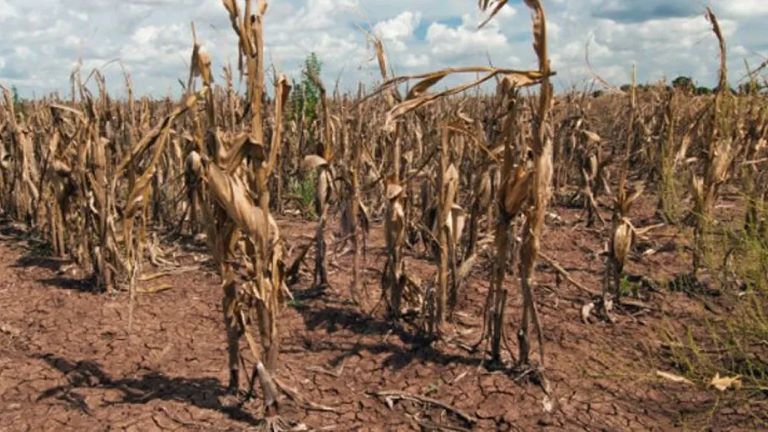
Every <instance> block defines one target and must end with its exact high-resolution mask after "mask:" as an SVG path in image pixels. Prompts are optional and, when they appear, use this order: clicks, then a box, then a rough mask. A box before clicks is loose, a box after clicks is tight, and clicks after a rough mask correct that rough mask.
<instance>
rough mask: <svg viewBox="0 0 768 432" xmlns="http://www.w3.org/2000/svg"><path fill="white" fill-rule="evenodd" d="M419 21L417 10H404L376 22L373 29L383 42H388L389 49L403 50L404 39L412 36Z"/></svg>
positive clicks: (404, 45) (419, 16)
mask: <svg viewBox="0 0 768 432" xmlns="http://www.w3.org/2000/svg"><path fill="white" fill-rule="evenodd" d="M419 23H421V14H420V13H419V12H411V11H405V12H403V13H401V14H400V15H398V16H396V17H394V18H392V19H388V20H385V21H380V22H378V23H376V25H374V26H373V31H374V33H375V34H376V35H378V36H379V37H380V38H381V40H382V41H383V42H385V43H388V44H389V47H390V48H391V49H394V50H396V51H404V50H405V49H406V44H405V41H406V40H408V39H410V38H411V37H413V32H414V31H415V30H416V28H417V27H418V26H419Z"/></svg>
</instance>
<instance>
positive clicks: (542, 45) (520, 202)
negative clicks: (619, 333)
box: [481, 0, 553, 368]
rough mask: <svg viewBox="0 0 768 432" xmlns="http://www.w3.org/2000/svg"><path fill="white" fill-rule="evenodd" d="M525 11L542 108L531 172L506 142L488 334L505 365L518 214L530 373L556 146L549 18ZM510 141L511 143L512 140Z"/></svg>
mask: <svg viewBox="0 0 768 432" xmlns="http://www.w3.org/2000/svg"><path fill="white" fill-rule="evenodd" d="M494 3H495V4H493V11H492V14H495V13H496V12H498V11H499V10H500V8H501V7H503V6H504V4H505V3H506V1H504V0H502V1H498V2H494ZM525 3H526V5H527V6H528V7H529V8H531V9H532V11H533V40H534V51H535V52H536V56H537V57H538V60H539V70H538V73H539V74H540V76H541V82H540V84H541V85H540V86H539V95H538V102H537V104H536V106H535V107H534V110H533V118H532V121H533V124H532V132H533V134H532V135H533V136H532V139H531V141H530V143H529V144H528V146H527V147H528V148H529V149H530V150H531V153H532V160H531V161H530V166H526V165H527V163H526V162H524V161H520V162H519V163H518V165H517V168H513V167H514V161H513V160H512V159H513V153H512V146H511V143H508V142H505V152H504V163H503V171H502V189H501V190H500V191H499V198H498V199H499V212H500V215H499V222H498V223H497V226H496V240H495V241H496V247H497V250H496V254H497V256H496V262H495V264H494V275H493V278H492V281H491V283H492V285H491V289H490V290H489V294H488V295H489V299H490V300H489V301H488V302H487V303H486V305H487V306H489V310H488V312H487V314H486V322H487V324H488V326H489V330H490V339H491V359H492V361H494V362H498V361H500V359H501V339H502V338H504V335H505V326H504V312H505V308H506V297H507V295H506V290H505V289H504V287H503V283H504V275H505V266H506V257H507V252H508V248H509V238H508V236H509V234H508V224H509V223H510V222H511V219H512V218H514V217H515V216H516V215H517V214H519V213H523V214H525V225H524V226H523V232H522V237H523V240H522V247H521V249H520V288H521V291H522V296H523V315H522V320H521V322H520V329H519V330H518V333H517V339H518V344H519V346H518V358H517V362H518V365H519V366H520V367H523V368H528V367H530V357H529V355H530V342H529V341H528V326H529V325H530V323H531V322H532V323H533V325H534V327H535V329H536V332H537V334H538V341H539V354H540V357H541V358H540V361H541V362H542V364H543V361H544V347H543V337H542V330H541V323H540V322H539V317H538V312H537V310H536V303H535V299H534V294H533V276H534V267H535V264H536V259H537V257H538V254H539V248H540V241H541V235H542V232H543V229H544V217H545V215H546V211H547V206H548V205H549V201H550V199H551V196H552V190H551V188H552V171H553V168H552V157H553V141H552V130H551V125H550V117H549V116H550V109H551V107H552V92H553V89H552V84H551V82H550V76H551V75H552V71H551V69H550V64H549V57H548V50H547V31H546V17H545V14H544V8H543V6H542V5H541V3H540V2H539V1H535V0H527V1H526V2H525ZM491 5H492V4H491V2H489V1H483V2H481V6H482V7H483V9H487V8H489V7H491ZM513 78H514V77H507V79H505V81H504V82H505V88H504V89H503V90H502V91H506V93H507V94H508V95H509V96H508V97H509V99H510V101H511V103H512V106H513V107H514V104H515V102H514V99H515V96H514V92H515V90H516V87H518V84H517V82H516V81H515V80H514V79H513ZM507 139H510V137H508V138H507Z"/></svg>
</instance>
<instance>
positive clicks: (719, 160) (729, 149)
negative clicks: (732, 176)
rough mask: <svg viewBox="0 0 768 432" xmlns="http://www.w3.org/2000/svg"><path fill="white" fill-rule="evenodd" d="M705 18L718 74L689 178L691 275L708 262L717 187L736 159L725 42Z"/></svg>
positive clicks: (712, 18)
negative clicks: (698, 167) (697, 168)
mask: <svg viewBox="0 0 768 432" xmlns="http://www.w3.org/2000/svg"><path fill="white" fill-rule="evenodd" d="M707 19H709V21H710V22H711V23H712V31H713V32H714V34H715V36H716V37H717V41H718V46H719V52H720V71H719V76H718V87H717V89H716V91H715V98H714V100H713V102H712V104H711V106H710V108H709V112H708V118H707V124H706V125H705V127H706V135H705V136H704V137H703V139H704V140H705V145H706V148H705V153H704V155H703V159H704V161H703V167H702V171H703V172H702V173H701V174H694V175H693V177H692V185H693V199H694V209H693V214H694V217H695V226H694V243H695V244H694V248H693V275H694V276H695V275H696V273H697V271H698V270H699V269H700V268H701V267H702V266H704V265H708V264H711V263H709V262H708V261H709V259H710V250H709V249H710V246H709V244H708V242H707V237H706V236H707V235H708V233H709V232H710V229H711V227H712V222H713V221H712V217H713V214H712V213H713V210H714V206H715V204H716V201H717V197H718V192H719V190H720V187H721V186H722V185H723V183H724V182H725V181H726V180H727V179H728V177H729V171H730V166H731V163H732V162H733V158H734V156H735V151H736V148H735V145H736V143H735V142H734V139H733V133H734V125H733V114H734V112H735V104H736V101H735V98H734V96H733V95H732V94H731V93H730V90H729V86H728V69H727V58H726V48H725V39H724V38H723V34H722V32H721V31H720V24H719V23H718V21H717V17H716V16H715V14H714V13H713V12H712V10H711V9H709V8H707Z"/></svg>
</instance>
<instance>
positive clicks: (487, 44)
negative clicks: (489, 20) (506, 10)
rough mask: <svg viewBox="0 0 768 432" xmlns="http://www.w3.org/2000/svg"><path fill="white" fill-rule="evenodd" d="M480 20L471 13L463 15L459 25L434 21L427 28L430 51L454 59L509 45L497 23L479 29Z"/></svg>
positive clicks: (435, 54) (438, 55) (437, 55)
mask: <svg viewBox="0 0 768 432" xmlns="http://www.w3.org/2000/svg"><path fill="white" fill-rule="evenodd" d="M477 23H478V21H477V20H476V19H473V18H472V16H470V15H469V14H465V15H464V16H462V23H461V25H460V26H458V27H455V28H454V27H450V26H448V25H445V24H442V23H432V24H431V25H430V26H429V28H428V29H427V42H428V43H429V45H430V52H431V53H432V54H433V55H434V56H436V57H443V58H447V59H453V58H457V57H462V56H465V55H467V54H476V53H485V52H493V51H495V50H498V49H503V48H504V47H505V46H506V45H507V37H506V36H505V35H504V34H503V33H501V31H500V29H499V27H498V26H497V25H493V24H491V25H487V26H485V27H483V28H482V29H477Z"/></svg>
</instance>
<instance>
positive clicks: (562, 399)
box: [0, 203, 750, 431]
mask: <svg viewBox="0 0 768 432" xmlns="http://www.w3.org/2000/svg"><path fill="white" fill-rule="evenodd" d="M555 211H556V213H557V214H558V215H559V216H560V218H561V219H562V220H561V222H560V223H556V222H554V223H553V222H552V221H550V223H549V228H548V229H547V230H546V236H545V238H544V247H543V248H542V249H543V250H544V251H547V252H548V253H549V254H550V255H551V256H552V257H553V258H555V259H556V260H557V261H558V262H559V263H560V264H561V265H562V266H563V267H564V268H565V269H567V270H568V271H569V272H570V273H571V275H572V276H573V277H574V278H575V279H576V280H578V281H579V282H581V283H582V284H584V285H586V286H588V287H590V288H591V289H593V290H596V291H597V290H599V289H600V286H601V285H600V283H601V282H600V281H601V277H602V272H603V268H604V267H603V258H602V257H601V256H599V255H598V253H599V251H601V250H602V247H603V246H602V244H601V239H600V232H599V231H598V230H588V229H585V228H584V227H583V226H582V225H583V224H581V223H579V224H574V222H575V221H576V220H577V219H578V218H579V217H580V213H579V211H577V210H572V209H564V208H557V209H556V210H555ZM639 212H640V213H642V215H644V216H637V217H636V218H635V221H636V225H638V226H643V225H649V224H652V223H656V222H658V221H657V220H655V219H654V218H653V216H652V214H653V210H652V206H651V205H650V204H649V203H645V204H644V205H643V206H641V209H640V210H639ZM280 225H281V226H282V227H284V228H283V230H284V234H285V236H286V237H287V238H288V239H289V241H288V242H287V243H288V244H289V245H294V246H295V245H296V244H299V243H304V242H306V241H307V240H306V239H307V238H308V237H309V236H311V234H312V233H313V232H314V227H313V225H314V224H312V226H309V225H308V224H307V223H305V222H301V221H296V220H282V221H280ZM4 232H5V234H4V235H3V236H2V238H3V240H2V241H0V431H23V430H33V431H40V430H56V431H63V430H77V431H82V430H136V431H149V430H206V431H219V430H243V429H248V428H252V427H255V426H256V425H257V424H258V420H259V419H260V418H261V412H260V410H261V408H260V407H261V403H260V401H259V400H258V398H257V399H255V400H253V401H251V402H249V403H247V404H246V405H245V406H243V407H242V408H241V409H234V410H228V409H225V408H223V407H222V406H221V405H220V404H219V402H218V400H219V399H218V397H219V396H221V395H222V394H223V391H224V385H225V384H226V381H227V377H228V372H227V367H226V352H225V332H224V326H223V323H222V319H221V317H222V312H221V305H220V302H221V297H220V291H221V290H220V287H219V284H218V278H217V277H216V276H215V274H214V273H212V272H210V271H209V270H207V269H206V266H205V265H204V263H202V264H200V265H198V267H199V269H198V270H194V271H190V272H187V273H183V274H180V275H174V276H171V277H164V278H159V279H156V280H153V281H150V282H144V283H143V284H142V286H143V287H153V286H159V285H161V284H169V285H170V286H171V287H172V288H171V289H168V290H164V291H161V292H158V293H154V294H140V295H139V296H138V298H137V303H136V309H135V313H134V319H133V328H132V329H131V331H130V333H129V332H128V296H127V295H126V294H124V293H121V294H119V295H117V296H109V295H104V294H95V293H91V292H90V291H89V286H88V284H87V283H84V282H82V281H79V280H77V279H75V278H72V277H71V276H70V275H69V274H67V273H61V272H59V268H60V267H61V265H62V263H61V262H59V261H56V260H53V259H49V258H44V257H40V256H39V253H37V252H35V251H33V250H31V249H30V247H29V246H28V244H29V242H25V241H20V240H18V239H17V238H15V236H14V235H12V233H8V232H7V231H4ZM369 240H370V241H369V250H368V256H367V262H366V265H365V267H366V268H367V269H368V270H367V271H366V284H367V286H368V291H369V293H370V295H371V304H370V305H369V308H368V310H370V309H372V308H373V306H374V304H375V300H376V299H377V298H378V292H379V291H378V290H379V288H378V284H379V278H380V273H379V272H378V271H380V269H381V267H382V266H383V263H384V258H383V239H382V236H381V228H380V227H379V226H378V225H377V226H375V227H374V229H373V231H372V233H371V238H370V239H369ZM641 243H642V242H641ZM646 243H648V244H647V245H645V247H651V246H652V247H654V248H657V249H660V252H657V253H656V254H653V255H651V256H649V257H643V256H641V254H639V253H635V254H633V256H632V257H631V263H630V264H629V269H628V270H629V272H630V273H633V274H642V275H646V276H649V277H651V278H652V279H654V280H658V281H661V280H668V279H670V278H671V277H672V276H673V275H674V274H676V273H679V272H682V271H685V269H686V262H687V261H684V259H685V254H684V253H683V254H681V253H680V252H679V249H680V248H681V247H682V245H683V244H684V240H683V239H682V238H679V237H678V236H675V235H674V231H673V230H672V229H671V228H667V227H664V228H660V229H658V230H655V231H653V232H652V234H651V235H650V239H649V240H647V241H646ZM331 244H333V243H331ZM641 246H642V244H641ZM166 248H167V249H170V247H169V246H166ZM206 254H207V252H206V251H205V249H204V248H197V249H195V248H194V247H191V246H190V247H185V248H177V251H176V254H175V255H176V257H175V260H176V261H179V262H180V263H182V264H184V265H190V264H194V263H195V257H196V256H199V257H205V256H206ZM681 256H682V258H681ZM408 260H409V269H411V271H413V272H415V273H416V274H417V275H419V276H420V277H421V278H422V279H423V280H427V279H429V278H430V277H431V275H432V273H433V271H434V265H433V264H431V263H429V262H428V261H425V260H421V259H420V258H419V257H417V256H410V257H409V258H408ZM311 262H312V258H311V256H310V257H308V259H307V263H308V264H310V263H311ZM332 262H333V265H332V266H331V270H332V271H331V282H332V285H333V286H332V287H331V288H330V289H329V290H327V291H326V292H325V293H317V292H314V291H313V290H311V289H310V283H311V278H310V276H309V274H307V275H305V276H304V277H302V279H301V281H300V282H299V283H298V284H297V285H295V286H294V287H292V289H293V290H294V292H295V295H296V300H295V301H294V302H293V303H292V304H291V305H289V306H286V308H285V314H284V317H283V321H282V325H283V330H282V334H283V338H282V343H283V345H282V352H281V362H282V364H281V367H280V369H279V371H278V373H277V375H278V376H279V377H280V378H281V379H283V380H284V381H285V382H286V383H288V384H290V385H291V386H293V387H294V388H296V389H298V390H299V391H300V392H301V393H302V394H303V395H304V397H306V398H307V399H310V400H312V401H313V402H316V403H318V404H323V405H327V406H330V407H333V408H335V410H336V412H321V411H316V410H306V409H304V408H302V407H300V406H298V405H296V404H294V403H292V402H290V401H288V400H286V401H284V403H283V405H282V408H283V415H284V417H286V418H289V419H291V420H296V421H300V422H303V423H304V424H305V425H306V426H307V427H308V428H309V429H311V430H419V429H423V430H430V428H432V427H433V426H434V425H435V424H441V425H448V426H450V427H453V428H471V427H472V425H470V424H467V423H465V422H464V421H463V420H462V419H461V418H459V417H458V416H456V415H455V414H453V413H452V412H451V411H446V410H444V409H441V408H439V407H436V406H434V405H431V404H425V403H419V402H411V401H402V400H392V401H391V407H390V406H388V404H387V402H386V401H385V400H384V399H383V398H380V397H377V396H375V395H374V394H373V393H375V392H379V391H384V390H398V391H403V392H407V393H410V394H416V395H425V396H429V397H431V398H434V399H438V400H440V401H442V402H445V403H447V404H450V405H452V406H454V407H456V408H458V409H460V410H463V411H464V412H466V413H467V414H468V415H470V416H473V417H475V418H476V419H477V423H476V424H475V425H474V428H475V430H539V429H544V430H558V431H559V430H590V431H594V430H610V431H614V430H616V431H618V430H638V431H649V430H672V429H682V428H687V427H692V426H695V427H701V426H703V425H709V426H708V427H710V428H712V429H713V430H742V429H743V430H748V429H750V421H749V415H748V414H747V413H746V412H745V411H744V409H748V407H746V408H744V405H740V404H729V403H727V402H723V401H722V400H721V401H720V402H719V403H717V400H718V397H719V395H717V394H715V393H713V391H711V390H704V389H698V390H697V389H694V388H692V387H688V386H686V385H684V384H678V383H673V382H669V381H665V380H662V379H660V378H658V377H657V376H656V374H655V372H656V370H659V369H662V370H669V371H674V370H673V369H672V366H671V365H669V364H665V362H664V361H663V359H662V357H661V356H660V353H661V352H662V350H663V347H662V341H661V335H662V329H664V328H680V326H681V325H682V323H686V324H687V325H690V326H703V323H704V321H705V320H706V319H708V317H709V315H708V314H710V313H711V312H708V311H707V309H706V308H705V304H707V305H708V306H709V307H710V308H711V307H712V305H713V304H714V303H713V302H716V301H719V300H717V299H707V300H702V299H700V298H691V297H689V296H687V295H685V294H683V293H673V292H669V291H666V290H662V291H658V292H655V291H644V292H642V293H641V297H644V298H643V299H642V300H643V304H645V305H647V306H648V308H642V309H639V310H637V311H636V312H635V313H634V314H624V315H620V316H619V320H618V322H617V323H616V324H607V323H604V322H599V321H596V322H593V323H591V324H585V323H583V322H582V321H581V313H580V309H581V306H582V304H583V303H584V302H586V301H588V300H589V295H588V294H585V293H583V292H581V291H580V290H578V289H577V288H575V287H573V286H572V285H570V284H568V282H565V281H562V282H560V283H559V286H558V283H557V281H556V277H555V275H556V273H555V272H554V271H553V269H552V268H551V267H549V266H548V265H546V264H540V265H539V267H538V269H539V273H538V283H539V284H538V288H537V291H538V296H539V297H538V304H539V310H540V312H541V314H542V320H543V325H544V328H545V335H544V337H545V349H546V364H545V365H544V366H545V367H544V372H545V376H546V378H547V379H548V381H549V384H550V387H551V396H549V397H548V396H547V395H546V394H545V392H544V391H543V390H542V387H541V386H539V385H537V384H535V383H531V382H530V381H529V380H527V379H526V377H522V379H516V378H519V377H517V376H515V375H514V374H512V373H510V372H509V371H496V372H490V371H489V370H487V369H486V368H485V367H484V366H482V365H481V364H480V361H481V359H482V357H483V356H482V355H481V353H479V352H475V353H472V352H470V351H469V350H467V349H466V347H467V346H471V345H474V343H475V342H476V341H477V340H478V338H479V337H480V332H481V320H480V316H481V314H482V312H481V311H482V306H483V300H484V298H485V293H486V292H487V289H488V282H487V275H488V270H487V268H483V267H477V268H476V269H475V271H474V274H473V275H472V277H471V278H470V279H469V282H468V283H467V285H466V287H465V288H463V292H462V295H461V299H460V306H459V308H458V310H459V311H462V313H459V314H457V315H456V317H455V318H456V319H455V324H454V325H453V327H452V328H453V329H454V330H455V332H456V338H455V339H454V340H453V341H452V342H443V343H439V344H436V345H434V346H432V347H427V346H424V345H423V344H419V343H418V342H417V341H416V340H415V339H414V336H413V335H415V334H416V332H415V330H414V328H413V327H412V326H411V325H407V324H406V325H404V326H402V327H396V326H393V325H391V324H390V323H388V322H387V321H384V320H380V319H378V318H368V317H367V315H366V314H361V313H360V312H358V311H357V309H356V308H355V307H354V306H353V305H351V304H349V303H348V302H346V301H345V300H344V299H346V298H349V293H348V287H349V285H350V278H351V270H350V268H351V255H350V254H348V255H345V256H337V257H336V258H334V259H332ZM149 272H151V270H150V271H149ZM557 279H559V278H557ZM507 286H508V287H509V288H510V293H511V294H510V299H511V300H510V308H509V313H510V315H509V317H510V322H511V323H512V324H514V323H516V322H517V321H518V313H519V310H520V301H519V300H518V298H517V290H516V287H517V282H516V280H515V279H514V278H512V277H510V278H509V279H508V282H507ZM715 306H716V307H720V306H718V305H716V304H715ZM382 310H383V307H381V306H380V307H379V308H378V309H377V311H376V312H375V313H374V316H381V312H382ZM509 333H510V336H511V337H510V338H509V342H510V345H511V347H510V348H511V349H512V350H514V351H515V353H516V346H515V344H516V338H515V337H514V326H513V325H512V326H510V332H509ZM535 346H536V345H535V344H534V347H535ZM242 348H243V352H244V353H245V354H244V355H245V357H246V361H248V358H249V357H248V355H247V353H246V351H247V349H245V344H244V343H243V346H242ZM536 358H537V356H536ZM446 430H451V429H446ZM453 430H461V429H453Z"/></svg>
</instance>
